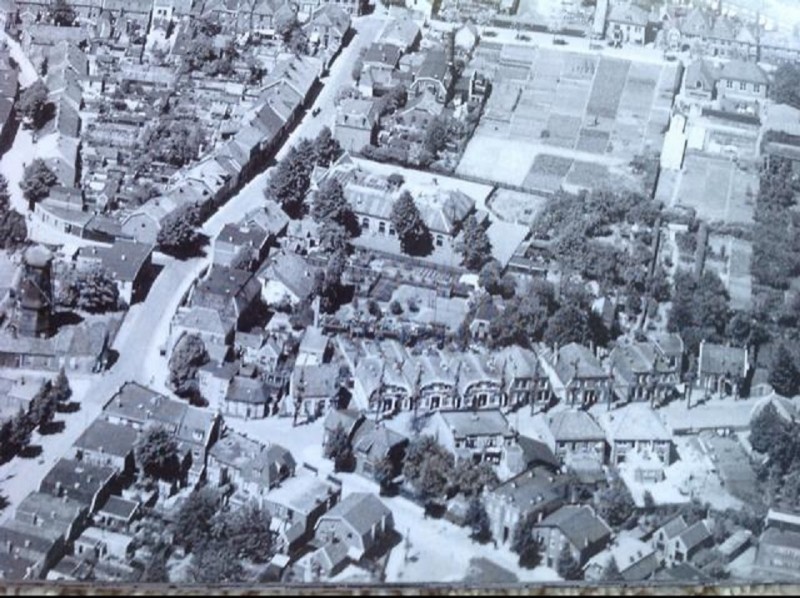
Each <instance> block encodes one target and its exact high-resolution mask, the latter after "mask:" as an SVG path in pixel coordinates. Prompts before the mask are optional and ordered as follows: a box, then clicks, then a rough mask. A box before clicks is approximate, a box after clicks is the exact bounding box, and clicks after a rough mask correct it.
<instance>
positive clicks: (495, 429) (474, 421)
mask: <svg viewBox="0 0 800 598" xmlns="http://www.w3.org/2000/svg"><path fill="white" fill-rule="evenodd" d="M439 415H440V416H441V418H442V419H443V420H444V422H445V424H446V425H447V426H448V428H449V429H450V430H451V431H452V432H453V436H455V437H456V438H464V437H467V436H496V435H502V436H504V437H511V436H513V434H514V433H513V432H512V431H511V428H510V427H509V425H508V420H506V418H505V416H504V415H503V414H502V412H500V410H499V409H497V410H494V409H493V410H480V411H475V412H469V411H439Z"/></svg>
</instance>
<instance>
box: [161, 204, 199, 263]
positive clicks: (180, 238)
mask: <svg viewBox="0 0 800 598" xmlns="http://www.w3.org/2000/svg"><path fill="white" fill-rule="evenodd" d="M201 221H202V216H201V209H200V206H198V205H197V204H186V205H184V206H181V207H179V208H178V209H176V210H175V211H173V212H172V213H170V214H168V215H167V216H166V217H165V218H164V220H163V221H162V222H161V229H160V230H159V231H158V236H157V239H156V241H157V243H158V246H159V248H160V249H161V250H162V251H164V252H165V253H169V254H172V255H183V254H187V253H190V252H191V251H193V250H195V249H196V247H197V245H198V243H199V242H200V240H201V239H202V235H201V233H200V231H199V230H198V228H199V226H200V223H201Z"/></svg>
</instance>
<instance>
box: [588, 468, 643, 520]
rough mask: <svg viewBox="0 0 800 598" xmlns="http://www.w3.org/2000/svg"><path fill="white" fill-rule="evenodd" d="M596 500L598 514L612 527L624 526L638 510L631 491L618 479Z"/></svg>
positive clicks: (598, 495)
mask: <svg viewBox="0 0 800 598" xmlns="http://www.w3.org/2000/svg"><path fill="white" fill-rule="evenodd" d="M595 498H596V502H597V512H598V514H599V515H600V516H601V517H602V518H603V519H605V520H606V521H607V522H608V524H609V525H611V526H612V527H619V526H621V525H623V524H624V523H625V522H627V521H628V519H629V518H630V517H631V516H632V515H633V514H634V512H635V510H636V503H635V502H634V501H633V497H632V496H631V492H630V490H628V487H627V486H626V485H625V483H624V482H623V481H622V480H621V479H620V478H618V477H617V478H615V479H614V480H613V481H612V482H611V484H609V486H608V487H607V488H606V489H604V490H602V491H601V492H599V493H598V494H597V495H596V497H595Z"/></svg>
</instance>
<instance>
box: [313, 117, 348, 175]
mask: <svg viewBox="0 0 800 598" xmlns="http://www.w3.org/2000/svg"><path fill="white" fill-rule="evenodd" d="M314 149H315V150H316V159H315V162H316V163H317V164H319V165H320V166H325V167H328V166H330V165H331V164H333V163H334V162H336V160H338V159H339V157H340V156H341V155H342V154H343V153H344V150H343V149H342V146H341V145H340V144H339V142H338V141H337V140H336V139H334V137H333V133H332V132H331V129H330V127H328V126H324V127H322V130H321V131H320V132H319V134H318V135H317V138H316V139H315V140H314Z"/></svg>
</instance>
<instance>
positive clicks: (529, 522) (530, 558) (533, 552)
mask: <svg viewBox="0 0 800 598" xmlns="http://www.w3.org/2000/svg"><path fill="white" fill-rule="evenodd" d="M535 525H536V517H535V516H534V515H533V514H532V513H531V514H530V515H528V516H526V517H524V518H522V519H520V520H519V521H518V522H517V525H516V526H514V534H513V536H512V538H511V550H513V551H514V552H516V553H517V554H518V555H519V565H520V567H525V568H526V569H533V568H534V567H536V566H537V565H538V564H539V561H540V560H541V554H540V548H539V542H538V541H537V539H536V536H535V535H534V533H533V528H534V526H535Z"/></svg>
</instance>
